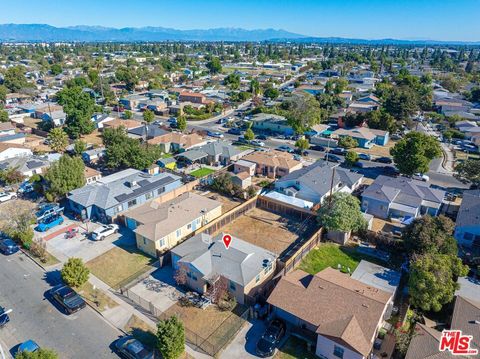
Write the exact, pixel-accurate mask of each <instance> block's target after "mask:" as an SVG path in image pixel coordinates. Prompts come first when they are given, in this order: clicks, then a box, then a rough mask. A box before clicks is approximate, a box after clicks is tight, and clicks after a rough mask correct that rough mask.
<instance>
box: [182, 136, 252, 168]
mask: <svg viewBox="0 0 480 359" xmlns="http://www.w3.org/2000/svg"><path fill="white" fill-rule="evenodd" d="M251 151H252V150H250V149H248V150H242V149H239V148H238V147H235V146H233V145H232V144H231V143H229V142H227V141H215V142H210V143H207V144H206V145H203V146H199V147H195V148H193V149H191V150H188V151H185V152H182V153H180V154H178V155H176V158H177V159H178V160H179V161H184V162H186V163H203V164H207V165H223V166H225V165H228V164H230V163H231V162H233V161H237V160H239V159H240V158H242V157H243V156H245V155H246V154H247V153H249V152H251Z"/></svg>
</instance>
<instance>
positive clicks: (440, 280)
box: [408, 254, 468, 312]
mask: <svg viewBox="0 0 480 359" xmlns="http://www.w3.org/2000/svg"><path fill="white" fill-rule="evenodd" d="M467 273H468V267H466V266H463V265H462V261H461V260H460V258H458V257H456V256H449V255H445V254H425V255H423V256H419V257H417V258H414V259H413V260H412V261H411V263H410V276H409V280H408V286H409V289H410V291H409V293H410V303H411V304H412V305H414V306H415V307H418V308H420V309H422V310H424V311H430V310H433V311H435V312H438V311H440V310H441V309H442V306H443V305H444V304H447V303H450V302H451V301H452V300H453V297H454V295H455V291H456V290H457V289H458V284H457V283H456V278H457V277H458V276H465V275H467Z"/></svg>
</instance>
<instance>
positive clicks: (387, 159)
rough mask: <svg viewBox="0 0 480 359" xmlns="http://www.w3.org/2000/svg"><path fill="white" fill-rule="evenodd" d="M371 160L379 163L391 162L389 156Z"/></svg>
mask: <svg viewBox="0 0 480 359" xmlns="http://www.w3.org/2000/svg"><path fill="white" fill-rule="evenodd" d="M373 162H379V163H388V164H389V163H392V162H393V161H392V159H391V158H390V157H377V158H374V159H373Z"/></svg>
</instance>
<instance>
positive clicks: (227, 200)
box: [196, 191, 242, 214]
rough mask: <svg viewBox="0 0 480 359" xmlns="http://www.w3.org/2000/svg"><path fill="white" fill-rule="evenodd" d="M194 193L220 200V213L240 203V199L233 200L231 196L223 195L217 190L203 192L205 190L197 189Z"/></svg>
mask: <svg viewBox="0 0 480 359" xmlns="http://www.w3.org/2000/svg"><path fill="white" fill-rule="evenodd" d="M196 193H197V194H199V195H200V196H205V197H207V198H210V199H214V200H215V201H218V202H222V214H223V213H225V212H228V211H230V210H231V209H232V208H235V207H237V206H239V205H241V204H242V202H240V200H235V199H233V198H231V197H227V196H224V195H222V194H220V193H217V192H210V193H207V194H205V192H202V191H197V192H196Z"/></svg>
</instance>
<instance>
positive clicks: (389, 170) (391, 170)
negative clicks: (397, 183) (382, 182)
mask: <svg viewBox="0 0 480 359" xmlns="http://www.w3.org/2000/svg"><path fill="white" fill-rule="evenodd" d="M382 172H383V173H384V174H385V175H387V176H398V175H399V174H400V171H399V170H397V169H396V168H395V167H392V166H384V167H382Z"/></svg>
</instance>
